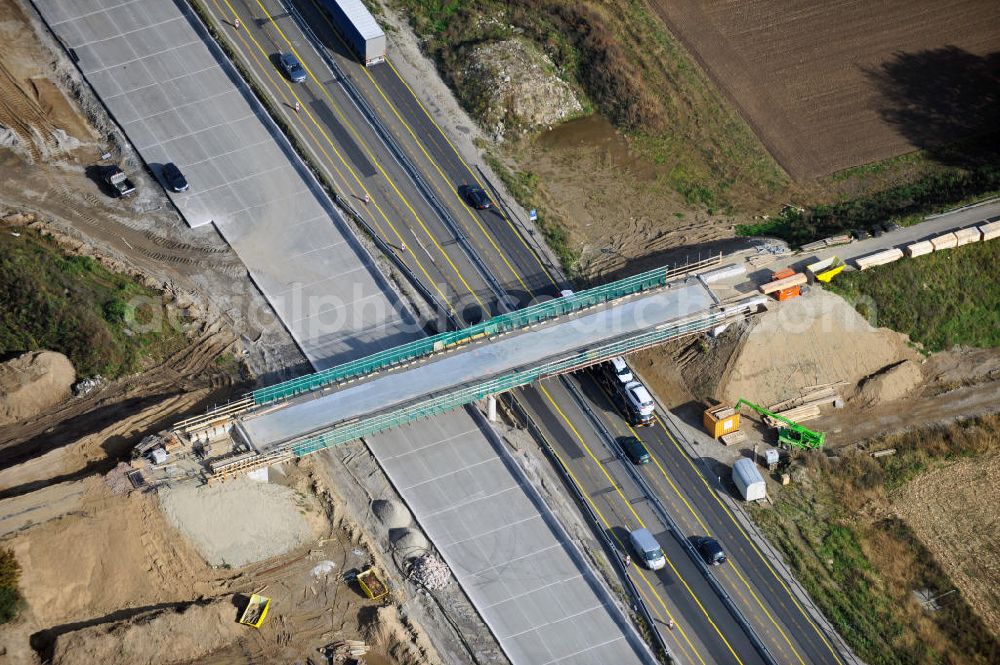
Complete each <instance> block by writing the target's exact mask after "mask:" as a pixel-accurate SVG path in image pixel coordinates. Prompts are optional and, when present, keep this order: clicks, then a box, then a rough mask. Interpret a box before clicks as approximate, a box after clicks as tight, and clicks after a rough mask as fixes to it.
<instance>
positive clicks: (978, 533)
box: [893, 456, 1000, 636]
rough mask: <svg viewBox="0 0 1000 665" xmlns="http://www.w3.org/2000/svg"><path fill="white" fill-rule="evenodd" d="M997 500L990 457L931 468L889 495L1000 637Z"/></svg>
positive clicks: (998, 479) (998, 470)
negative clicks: (896, 492)
mask: <svg viewBox="0 0 1000 665" xmlns="http://www.w3.org/2000/svg"><path fill="white" fill-rule="evenodd" d="M998 502H1000V461H998V460H997V458H996V457H994V456H984V457H980V458H976V459H963V460H959V461H958V462H955V463H954V464H952V465H950V466H945V467H941V468H939V469H935V470H934V471H931V472H930V473H928V474H925V475H923V476H920V477H919V478H917V479H916V480H914V481H912V482H910V483H908V484H907V485H906V487H904V488H902V489H901V490H900V491H899V493H898V494H897V495H896V496H895V497H893V507H894V509H895V511H896V512H897V513H898V514H899V515H900V517H902V518H903V519H904V520H906V523H907V524H909V525H910V528H912V529H913V531H914V532H915V533H916V534H917V536H918V537H919V538H920V540H921V542H923V543H924V545H925V546H926V547H927V549H928V550H930V551H931V553H932V554H933V555H934V558H935V559H937V560H938V562H939V563H940V564H941V566H942V568H944V571H945V572H946V573H947V574H948V577H949V578H951V580H952V582H954V583H955V585H956V586H957V587H958V588H959V590H961V592H962V595H963V596H964V597H965V599H966V601H967V602H968V603H969V604H970V605H971V606H972V607H973V609H975V611H976V613H977V614H979V616H980V617H982V619H983V621H984V622H986V625H987V626H989V628H990V630H992V632H993V634H994V635H996V636H1000V590H998V584H1000V561H998V559H997V557H996V548H997V543H998V542H1000V523H998V522H997V519H996V506H997V503H998ZM941 602H945V600H944V599H942V601H941Z"/></svg>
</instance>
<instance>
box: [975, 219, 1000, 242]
mask: <svg viewBox="0 0 1000 665" xmlns="http://www.w3.org/2000/svg"><path fill="white" fill-rule="evenodd" d="M979 233H980V235H981V236H982V239H983V240H993V239H994V238H1000V220H996V221H993V222H988V223H986V224H980V225H979Z"/></svg>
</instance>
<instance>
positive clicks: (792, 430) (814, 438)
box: [733, 397, 826, 450]
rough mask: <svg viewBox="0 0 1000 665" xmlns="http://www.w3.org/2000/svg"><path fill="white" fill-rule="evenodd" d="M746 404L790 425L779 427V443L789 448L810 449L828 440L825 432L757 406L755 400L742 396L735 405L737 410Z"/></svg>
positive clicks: (758, 411) (764, 414)
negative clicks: (813, 429) (751, 400)
mask: <svg viewBox="0 0 1000 665" xmlns="http://www.w3.org/2000/svg"><path fill="white" fill-rule="evenodd" d="M743 404H746V405H747V406H749V407H750V408H751V409H753V410H754V411H756V412H757V413H759V414H761V415H763V416H771V417H772V418H774V419H775V420H778V421H781V422H783V423H785V424H787V425H788V427H780V428H778V445H779V446H788V447H789V448H802V449H803V450H810V449H814V448H820V447H821V446H822V445H823V442H824V441H826V433H825V432H814V431H812V430H811V429H808V428H806V427H803V426H802V425H800V424H798V423H797V422H795V421H792V420H789V419H788V418H785V417H784V416H780V415H778V414H777V413H771V412H770V411H768V410H767V409H765V408H763V407H760V406H757V405H756V404H754V403H753V402H748V401H747V400H745V399H743V398H742V397H741V398H740V399H739V401H738V402H736V406H735V407H733V408H734V409H736V410H737V411H739V410H740V406H741V405H743Z"/></svg>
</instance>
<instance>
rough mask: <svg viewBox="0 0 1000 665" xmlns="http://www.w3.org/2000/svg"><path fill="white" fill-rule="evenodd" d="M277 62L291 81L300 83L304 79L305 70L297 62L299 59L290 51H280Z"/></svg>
mask: <svg viewBox="0 0 1000 665" xmlns="http://www.w3.org/2000/svg"><path fill="white" fill-rule="evenodd" d="M278 62H279V63H280V64H281V69H282V70H283V71H284V72H285V76H287V77H288V79H289V80H290V81H291V82H292V83H302V82H303V81H305V80H306V70H305V69H303V68H302V65H301V64H299V59H298V58H296V57H295V56H294V55H292V54H291V53H282V54H281V55H279V56H278Z"/></svg>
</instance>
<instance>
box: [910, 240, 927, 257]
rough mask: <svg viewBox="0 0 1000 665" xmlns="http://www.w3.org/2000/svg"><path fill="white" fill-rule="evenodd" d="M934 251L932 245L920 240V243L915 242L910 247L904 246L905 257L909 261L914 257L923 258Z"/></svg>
mask: <svg viewBox="0 0 1000 665" xmlns="http://www.w3.org/2000/svg"><path fill="white" fill-rule="evenodd" d="M933 251H934V245H932V244H931V241H930V240H921V241H920V242H915V243H913V244H911V245H907V246H906V255H907V256H909V257H910V258H911V259H912V258H914V257H916V256H923V255H924V254H930V253H931V252H933Z"/></svg>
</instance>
